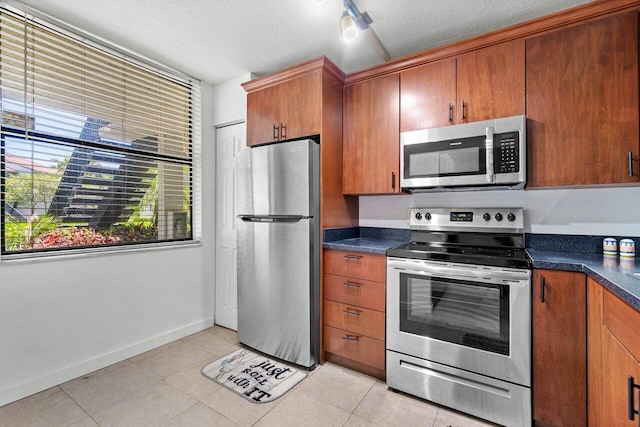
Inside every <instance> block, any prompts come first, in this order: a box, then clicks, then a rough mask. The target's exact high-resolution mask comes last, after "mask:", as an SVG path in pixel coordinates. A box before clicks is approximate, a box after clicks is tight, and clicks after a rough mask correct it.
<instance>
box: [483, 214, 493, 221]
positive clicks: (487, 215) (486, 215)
mask: <svg viewBox="0 0 640 427" xmlns="http://www.w3.org/2000/svg"><path fill="white" fill-rule="evenodd" d="M482 219H484V220H485V221H489V220H491V215H489V212H485V214H484V215H482Z"/></svg>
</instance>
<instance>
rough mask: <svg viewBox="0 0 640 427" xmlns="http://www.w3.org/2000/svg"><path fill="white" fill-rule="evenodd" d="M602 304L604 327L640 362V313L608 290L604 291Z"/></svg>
mask: <svg viewBox="0 0 640 427" xmlns="http://www.w3.org/2000/svg"><path fill="white" fill-rule="evenodd" d="M602 302H603V310H602V311H603V313H602V314H603V322H604V325H605V326H606V327H607V328H608V329H609V331H610V332H611V334H613V335H614V336H615V337H616V338H617V339H618V341H620V343H621V344H622V345H623V346H624V347H625V348H626V349H627V351H628V352H629V353H631V354H632V355H633V357H635V358H636V360H640V339H638V332H637V325H638V324H640V313H638V311H636V309H635V308H633V307H631V306H630V305H629V304H627V303H626V302H624V301H622V300H621V299H620V298H618V297H617V296H615V295H614V294H612V293H611V292H609V291H607V290H605V291H604V296H603V301H602Z"/></svg>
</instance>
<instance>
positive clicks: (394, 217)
mask: <svg viewBox="0 0 640 427" xmlns="http://www.w3.org/2000/svg"><path fill="white" fill-rule="evenodd" d="M511 206H513V207H523V208H524V209H525V231H526V232H527V233H536V234H587V235H612V236H629V237H637V236H640V187H622V188H590V189H571V190H568V189H557V190H555V189H546V190H524V191H522V190H502V191H465V192H448V193H420V194H412V195H400V196H367V197H360V226H361V227H390V228H408V226H407V208H409V207H511Z"/></svg>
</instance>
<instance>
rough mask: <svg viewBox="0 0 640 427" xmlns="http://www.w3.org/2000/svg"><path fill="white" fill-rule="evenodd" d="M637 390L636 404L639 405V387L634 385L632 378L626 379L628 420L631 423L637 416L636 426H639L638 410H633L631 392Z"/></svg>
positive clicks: (639, 411) (639, 414) (639, 412)
mask: <svg viewBox="0 0 640 427" xmlns="http://www.w3.org/2000/svg"><path fill="white" fill-rule="evenodd" d="M636 388H637V389H638V404H640V385H638V384H635V383H634V381H633V377H632V376H628V377H627V398H628V407H627V408H628V415H629V419H630V420H631V421H633V419H634V416H635V415H636V414H638V425H639V426H640V410H637V411H636V409H635V404H634V399H633V392H634V389H636Z"/></svg>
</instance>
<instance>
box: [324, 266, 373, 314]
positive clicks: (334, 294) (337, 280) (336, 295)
mask: <svg viewBox="0 0 640 427" xmlns="http://www.w3.org/2000/svg"><path fill="white" fill-rule="evenodd" d="M324 298H325V299H328V300H332V301H338V302H343V303H345V304H352V305H357V306H359V307H366V308H370V309H372V310H378V311H384V309H385V303H384V302H385V285H384V283H380V282H372V281H370V280H362V279H352V278H349V277H343V276H335V275H333V274H325V275H324Z"/></svg>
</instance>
